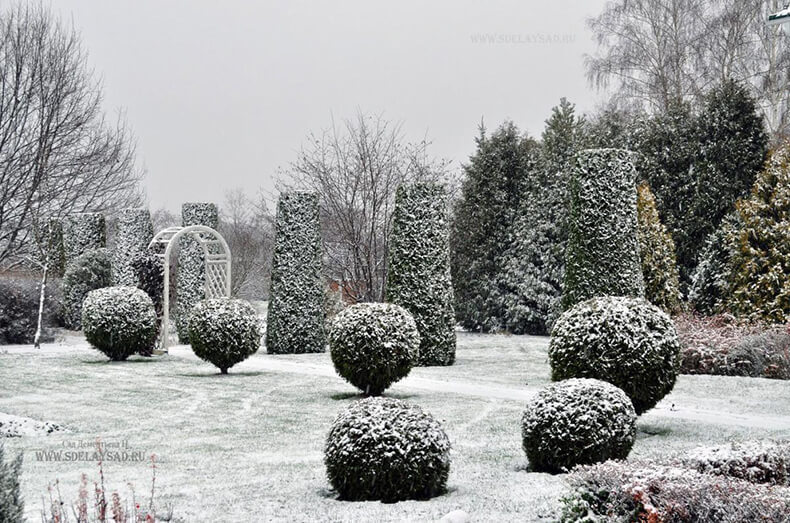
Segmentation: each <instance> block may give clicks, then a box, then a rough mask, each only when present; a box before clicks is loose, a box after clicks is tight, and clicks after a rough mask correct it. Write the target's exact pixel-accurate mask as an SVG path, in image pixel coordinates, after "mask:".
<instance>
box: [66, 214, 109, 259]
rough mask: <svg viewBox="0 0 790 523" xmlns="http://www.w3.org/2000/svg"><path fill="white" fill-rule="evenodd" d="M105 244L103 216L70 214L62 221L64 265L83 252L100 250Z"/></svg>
mask: <svg viewBox="0 0 790 523" xmlns="http://www.w3.org/2000/svg"><path fill="white" fill-rule="evenodd" d="M106 244H107V236H106V231H105V225H104V215H103V214H101V213H98V212H86V213H79V214H70V215H68V216H66V217H65V218H64V219H63V249H64V250H65V253H66V264H68V263H70V262H71V261H73V260H74V259H76V258H77V256H79V255H81V254H82V253H84V252H85V251H89V250H94V249H102V248H104V247H105V246H106Z"/></svg>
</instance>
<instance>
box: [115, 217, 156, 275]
mask: <svg viewBox="0 0 790 523" xmlns="http://www.w3.org/2000/svg"><path fill="white" fill-rule="evenodd" d="M153 237H154V226H153V224H152V222H151V213H150V212H149V211H148V209H123V210H122V211H121V212H120V214H119V215H118V230H117V232H116V235H115V247H114V249H113V257H112V279H113V285H129V286H132V287H137V286H138V284H139V280H138V277H137V272H136V271H135V269H134V266H133V262H134V260H135V258H137V257H138V256H140V255H141V254H143V253H144V252H145V251H146V249H148V244H149V243H150V242H151V240H152V239H153Z"/></svg>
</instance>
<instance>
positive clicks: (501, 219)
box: [450, 121, 538, 332]
mask: <svg viewBox="0 0 790 523" xmlns="http://www.w3.org/2000/svg"><path fill="white" fill-rule="evenodd" d="M476 143H477V150H476V151H475V154H474V155H473V156H472V157H471V158H470V160H469V163H468V164H467V165H465V166H464V172H465V178H464V181H463V183H462V186H461V196H460V198H459V199H458V200H457V202H456V205H455V208H454V219H453V225H452V228H451V233H450V246H451V269H452V279H453V289H454V294H455V312H456V318H457V320H458V321H459V322H460V323H461V325H462V326H463V327H464V328H466V329H469V330H472V331H483V332H488V331H490V330H495V329H498V328H501V327H502V310H501V304H500V303H498V300H497V296H496V293H495V290H494V289H495V285H496V278H497V275H498V274H499V273H500V271H501V268H502V258H503V254H504V253H505V251H506V250H507V248H508V243H509V239H508V235H509V233H510V228H511V226H512V224H513V221H514V219H515V216H516V213H517V209H518V208H519V206H520V204H521V202H522V199H523V198H525V196H526V195H528V194H529V192H530V190H531V186H532V185H533V180H532V179H531V176H532V175H533V173H534V167H535V163H536V153H537V149H538V144H537V143H536V142H535V141H534V140H533V139H531V138H529V137H527V136H524V135H522V134H521V133H520V132H519V130H518V128H517V127H516V125H515V124H513V123H512V122H509V121H508V122H505V123H503V124H502V125H501V126H500V127H499V128H498V129H497V130H496V131H494V132H493V133H492V134H491V135H490V136H488V135H487V134H486V132H485V129H484V128H483V127H482V126H481V128H480V136H479V137H478V138H477V140H476Z"/></svg>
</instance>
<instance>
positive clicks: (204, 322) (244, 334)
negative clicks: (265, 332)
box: [189, 298, 261, 374]
mask: <svg viewBox="0 0 790 523" xmlns="http://www.w3.org/2000/svg"><path fill="white" fill-rule="evenodd" d="M189 341H190V343H191V344H192V350H193V351H194V353H195V355H196V356H197V357H198V358H200V359H202V360H205V361H207V362H209V363H211V364H212V365H214V366H216V367H217V368H219V370H220V372H221V373H222V374H227V373H228V369H229V368H231V367H232V366H234V365H236V364H237V363H239V362H241V361H244V360H246V359H247V358H248V357H249V356H251V355H252V354H254V353H255V352H256V351H257V350H258V348H259V347H260V344H261V333H260V327H259V326H258V313H257V312H255V309H254V308H253V307H252V305H250V304H249V303H247V302H246V301H244V300H235V299H230V298H213V299H210V300H203V301H200V302H198V304H197V305H195V307H194V308H193V309H192V315H191V316H190V318H189Z"/></svg>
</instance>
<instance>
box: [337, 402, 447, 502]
mask: <svg viewBox="0 0 790 523" xmlns="http://www.w3.org/2000/svg"><path fill="white" fill-rule="evenodd" d="M324 464H325V465H326V472H327V476H328V477H329V482H330V483H331V484H332V486H333V487H334V489H335V490H336V491H337V493H338V495H339V497H340V499H344V500H349V501H363V500H381V501H384V502H396V501H402V500H406V499H427V498H431V497H434V496H437V495H439V494H442V493H443V492H444V491H445V488H446V484H447V476H448V474H449V471H450V440H449V439H448V438H447V434H445V432H444V430H443V429H442V426H441V425H440V424H439V423H438V422H437V421H436V420H435V419H434V418H433V417H432V416H431V415H430V414H428V413H426V412H424V411H423V410H422V409H421V408H420V407H418V406H417V405H411V404H409V403H406V402H404V401H401V400H397V399H392V398H366V399H363V400H359V401H356V402H354V403H352V404H351V405H349V406H348V408H346V409H345V410H343V411H342V412H341V413H340V414H339V415H338V417H337V418H336V419H335V421H334V423H332V428H331V429H330V431H329V436H328V437H327V440H326V448H325V450H324Z"/></svg>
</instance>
